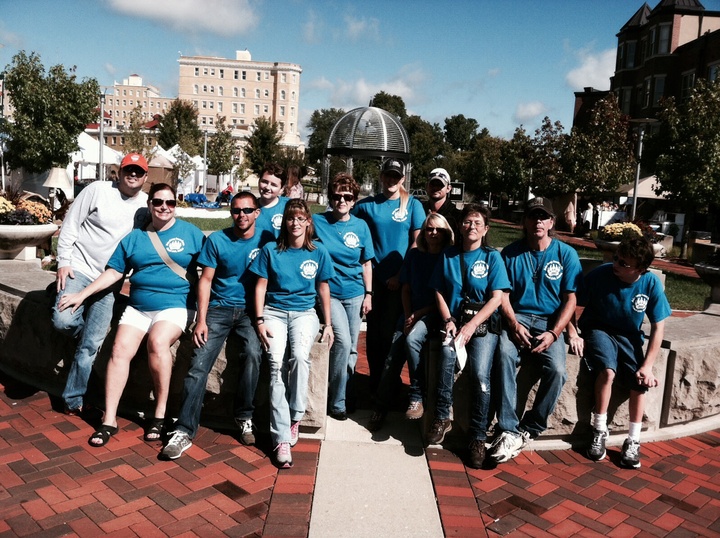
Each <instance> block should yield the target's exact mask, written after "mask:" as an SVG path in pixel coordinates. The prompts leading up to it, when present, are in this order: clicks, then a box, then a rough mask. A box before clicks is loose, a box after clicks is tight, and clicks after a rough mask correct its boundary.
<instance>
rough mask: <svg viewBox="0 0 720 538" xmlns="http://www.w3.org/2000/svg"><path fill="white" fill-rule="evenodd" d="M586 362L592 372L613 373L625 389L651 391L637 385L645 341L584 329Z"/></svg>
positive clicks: (599, 330) (643, 358)
mask: <svg viewBox="0 0 720 538" xmlns="http://www.w3.org/2000/svg"><path fill="white" fill-rule="evenodd" d="M582 336H583V339H584V340H585V360H586V362H587V365H588V367H589V368H590V371H592V372H595V371H597V370H599V369H610V370H613V371H614V372H615V379H616V381H617V382H619V383H620V384H621V385H622V386H623V387H625V388H628V389H630V390H635V391H638V392H647V390H648V388H647V387H643V386H641V385H639V384H638V382H637V378H636V377H635V374H636V373H637V371H638V370H639V369H640V366H642V363H643V361H644V360H645V354H644V352H643V348H642V340H641V339H640V338H639V337H635V338H630V337H628V336H625V335H621V334H613V333H609V332H606V331H603V330H601V329H585V330H584V331H583V335H582Z"/></svg>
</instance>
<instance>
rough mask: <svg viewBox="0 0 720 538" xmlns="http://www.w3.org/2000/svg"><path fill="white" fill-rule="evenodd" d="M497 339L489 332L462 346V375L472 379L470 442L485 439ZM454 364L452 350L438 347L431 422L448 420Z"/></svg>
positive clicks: (453, 351) (455, 357) (495, 335)
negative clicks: (437, 367) (464, 359)
mask: <svg viewBox="0 0 720 538" xmlns="http://www.w3.org/2000/svg"><path fill="white" fill-rule="evenodd" d="M499 338H500V337H499V336H498V335H497V334H493V333H490V332H489V333H488V334H486V335H485V336H477V337H475V338H471V339H470V341H469V342H468V343H467V344H466V345H465V349H466V351H467V363H466V365H465V372H466V374H470V375H471V376H472V378H471V379H472V389H473V400H472V407H471V408H470V430H469V434H470V438H471V439H473V440H479V441H481V440H484V439H485V438H486V437H487V426H488V420H489V417H488V415H489V411H490V372H491V370H492V365H493V355H494V354H495V348H496V347H497V344H498V340H499ZM456 361H457V355H456V354H455V349H454V348H453V347H451V346H442V361H441V363H440V375H439V376H438V387H437V407H436V410H435V418H437V419H440V420H447V419H448V418H450V406H451V405H452V402H453V400H452V392H453V384H454V380H455V362H456Z"/></svg>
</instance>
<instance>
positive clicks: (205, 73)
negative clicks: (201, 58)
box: [203, 67, 208, 76]
mask: <svg viewBox="0 0 720 538" xmlns="http://www.w3.org/2000/svg"><path fill="white" fill-rule="evenodd" d="M207 74H208V68H207V67H203V75H205V76H207Z"/></svg>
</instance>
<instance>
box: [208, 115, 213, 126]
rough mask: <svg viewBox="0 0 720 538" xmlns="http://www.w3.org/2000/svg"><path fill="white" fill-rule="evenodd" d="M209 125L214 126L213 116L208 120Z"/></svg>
mask: <svg viewBox="0 0 720 538" xmlns="http://www.w3.org/2000/svg"><path fill="white" fill-rule="evenodd" d="M208 123H209V124H210V125H212V124H213V118H212V116H210V117H209V118H208Z"/></svg>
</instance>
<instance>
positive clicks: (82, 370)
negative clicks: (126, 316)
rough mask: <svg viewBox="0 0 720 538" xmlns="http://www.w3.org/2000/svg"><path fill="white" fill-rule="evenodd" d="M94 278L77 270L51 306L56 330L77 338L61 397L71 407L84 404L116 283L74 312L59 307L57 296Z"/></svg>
mask: <svg viewBox="0 0 720 538" xmlns="http://www.w3.org/2000/svg"><path fill="white" fill-rule="evenodd" d="M92 282H93V281H92V280H91V279H90V278H88V277H86V276H85V275H83V274H82V273H80V272H75V278H68V279H66V280H65V290H64V291H61V292H60V293H58V295H57V297H56V299H55V306H54V307H53V309H52V324H53V326H54V327H55V329H56V330H58V331H59V332H61V333H63V334H65V335H66V336H71V337H73V338H75V339H77V340H78V341H77V347H76V348H75V356H74V358H73V362H72V364H71V365H70V370H69V371H68V376H67V380H66V381H65V390H63V394H62V397H63V400H65V405H67V406H68V407H69V408H70V409H77V408H79V407H81V406H82V405H83V397H84V396H85V393H86V392H87V386H88V381H89V380H90V374H91V373H92V367H93V364H94V363H95V357H97V354H98V351H100V348H101V347H102V344H103V342H104V341H105V337H106V336H107V332H108V328H109V327H110V322H111V321H112V316H113V305H114V304H115V293H114V292H115V291H116V290H117V286H113V287H112V288H110V289H107V290H104V291H102V292H100V293H96V294H94V295H93V296H92V297H89V298H88V299H87V300H86V301H85V302H84V303H83V304H82V305H81V306H80V308H78V309H77V310H76V311H75V312H72V309H71V308H68V309H66V310H63V311H62V312H61V311H60V310H59V309H58V303H59V302H60V298H61V297H62V296H63V295H65V294H66V293H78V292H80V291H82V290H83V289H84V288H86V287H87V286H89V285H90V284H91V283H92Z"/></svg>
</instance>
